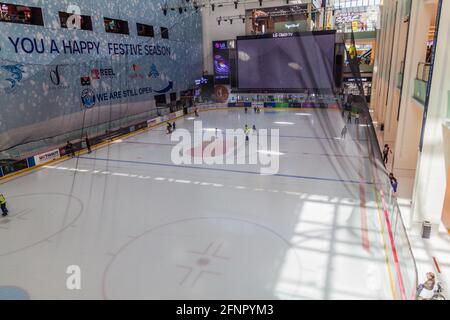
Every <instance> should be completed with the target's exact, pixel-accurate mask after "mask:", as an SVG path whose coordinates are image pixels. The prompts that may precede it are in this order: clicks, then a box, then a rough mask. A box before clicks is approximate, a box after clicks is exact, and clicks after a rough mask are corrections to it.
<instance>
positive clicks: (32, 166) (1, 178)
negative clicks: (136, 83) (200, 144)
mask: <svg viewBox="0 0 450 320" xmlns="http://www.w3.org/2000/svg"><path fill="white" fill-rule="evenodd" d="M239 108H242V109H243V108H245V107H227V106H216V107H214V106H212V105H201V106H198V111H199V112H207V111H226V110H236V109H239ZM194 109H195V107H192V108H189V109H188V113H187V114H184V113H183V112H182V111H178V112H175V113H172V114H171V116H169V115H166V116H162V117H157V118H154V119H150V120H147V126H146V127H144V128H140V129H137V130H136V131H132V132H129V133H126V134H122V135H118V136H115V137H114V138H111V139H107V140H105V141H102V142H100V143H97V144H95V145H92V146H91V150H92V151H95V150H98V149H100V148H103V147H106V146H108V145H110V144H112V143H114V142H115V141H117V140H122V139H127V138H130V137H134V136H136V135H139V134H141V133H144V132H147V131H150V130H151V129H154V128H157V127H159V126H162V125H165V124H167V123H168V122H169V121H170V122H171V121H174V120H178V119H181V118H184V117H186V116H192V115H193V114H194ZM322 109H323V108H265V109H264V110H266V111H270V112H276V111H301V110H303V111H307V110H310V111H312V110H322ZM328 110H333V111H338V109H335V108H330V109H328ZM177 114H178V115H180V114H181V115H180V116H177ZM153 123H154V124H153ZM131 127H134V126H130V127H129V128H131ZM63 148H64V147H60V148H59V149H57V150H58V151H59V150H61V149H63ZM55 151H56V149H55V150H51V151H47V152H44V153H41V154H38V155H36V156H32V157H29V158H26V159H24V160H26V161H27V164H29V166H28V168H25V169H22V170H18V171H16V172H13V173H9V174H6V175H5V174H4V173H3V170H2V168H1V167H0V182H1V183H6V182H8V181H11V180H13V179H15V178H18V177H21V176H23V175H26V174H29V173H31V172H32V171H34V170H38V169H40V168H42V167H44V166H47V165H54V164H58V163H61V162H63V161H65V160H67V159H70V155H66V154H61V152H60V155H59V157H57V158H54V159H52V160H49V161H42V160H37V159H41V157H43V156H46V155H47V154H50V153H53V152H55ZM87 153H88V150H87V148H83V149H81V150H78V151H76V152H75V155H77V156H80V155H85V154H87ZM19 161H20V160H19Z"/></svg>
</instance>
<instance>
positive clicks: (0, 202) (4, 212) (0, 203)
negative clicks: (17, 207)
mask: <svg viewBox="0 0 450 320" xmlns="http://www.w3.org/2000/svg"><path fill="white" fill-rule="evenodd" d="M0 207H1V209H2V216H3V217H6V216H7V215H8V208H6V198H5V196H4V195H3V193H1V192H0Z"/></svg>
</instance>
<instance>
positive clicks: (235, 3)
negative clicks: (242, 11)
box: [234, 1, 239, 9]
mask: <svg viewBox="0 0 450 320" xmlns="http://www.w3.org/2000/svg"><path fill="white" fill-rule="evenodd" d="M238 3H239V2H238V1H235V2H234V8H235V9H237V8H238Z"/></svg>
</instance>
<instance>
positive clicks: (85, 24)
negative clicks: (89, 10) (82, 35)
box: [59, 12, 92, 31]
mask: <svg viewBox="0 0 450 320" xmlns="http://www.w3.org/2000/svg"><path fill="white" fill-rule="evenodd" d="M71 15H74V14H72V13H67V12H60V13H59V21H60V22H61V28H66V29H67V19H69V17H70V16H71ZM75 16H77V15H75ZM80 18H81V20H80V22H81V30H89V31H92V20H91V17H89V16H83V15H81V16H80Z"/></svg>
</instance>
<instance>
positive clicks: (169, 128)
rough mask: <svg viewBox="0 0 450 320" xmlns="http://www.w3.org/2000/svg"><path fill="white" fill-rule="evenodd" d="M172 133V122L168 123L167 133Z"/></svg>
mask: <svg viewBox="0 0 450 320" xmlns="http://www.w3.org/2000/svg"><path fill="white" fill-rule="evenodd" d="M171 133H172V124H171V123H170V122H168V123H167V134H171Z"/></svg>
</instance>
